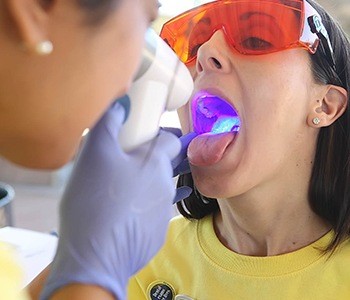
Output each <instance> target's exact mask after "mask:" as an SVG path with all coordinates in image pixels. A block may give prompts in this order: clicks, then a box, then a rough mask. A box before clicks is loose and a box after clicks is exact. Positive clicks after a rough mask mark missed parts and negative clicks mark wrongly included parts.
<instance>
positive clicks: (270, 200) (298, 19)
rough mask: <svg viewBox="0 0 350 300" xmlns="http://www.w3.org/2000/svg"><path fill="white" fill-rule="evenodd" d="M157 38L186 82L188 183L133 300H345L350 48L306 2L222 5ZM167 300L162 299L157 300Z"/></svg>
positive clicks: (349, 269) (349, 278)
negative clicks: (189, 78) (190, 83)
mask: <svg viewBox="0 0 350 300" xmlns="http://www.w3.org/2000/svg"><path fill="white" fill-rule="evenodd" d="M161 36H162V38H163V39H164V40H165V41H166V42H167V43H168V44H169V45H170V47H171V48H172V49H173V50H174V51H175V52H176V53H177V55H178V56H179V57H180V58H181V60H182V61H183V62H185V63H186V64H187V65H188V67H189V68H190V70H191V73H192V75H193V78H194V82H195V91H194V94H193V97H192V99H191V101H190V103H189V104H188V105H187V106H186V107H183V108H182V109H181V110H180V111H179V116H180V120H181V125H182V130H183V133H188V132H191V131H195V132H196V133H197V134H198V136H197V137H196V138H195V139H193V141H192V142H191V143H190V145H189V148H188V160H189V163H190V167H191V173H190V174H186V175H182V176H180V178H179V181H178V185H179V186H191V187H192V188H193V193H192V194H191V195H190V196H189V197H188V198H187V199H185V200H183V201H182V202H181V203H179V204H178V208H179V211H180V213H181V214H182V215H183V216H179V217H176V218H175V219H174V220H173V221H172V223H171V225H170V229H169V232H168V238H167V242H166V244H165V246H164V247H163V248H162V250H161V251H160V252H159V253H158V255H157V256H156V257H155V258H154V259H153V260H152V261H151V262H150V263H149V265H148V266H147V267H146V268H144V269H143V270H142V271H141V272H140V273H138V274H137V275H136V276H135V277H134V278H132V280H131V282H130V285H129V299H197V300H204V299H205V300H208V299H210V300H211V299H220V300H223V299H230V300H231V299H239V300H242V299H245V300H247V299H259V300H267V299H269V300H271V299H283V300H296V299H318V300H319V299H337V300H338V299H350V241H349V235H350V193H349V183H350V165H349V154H350V151H349V150H350V132H349V130H350V129H349V126H350V123H349V122H350V112H349V109H348V102H349V91H350V43H349V40H348V39H347V37H346V35H345V33H344V32H343V31H342V29H341V28H340V26H339V25H338V24H337V23H336V21H334V19H332V18H331V17H330V16H329V14H328V13H327V12H326V11H325V10H324V9H323V8H322V7H320V6H319V5H318V4H317V3H316V2H314V1H312V0H307V1H303V0H300V1H299V0H285V1H282V0H280V1H279V0H260V1H257V0H225V1H221V0H220V1H214V2H210V3H207V4H204V5H201V6H199V7H196V8H194V9H192V10H190V11H187V12H185V13H183V14H181V15H179V16H177V17H175V18H173V19H172V20H170V21H169V22H167V23H166V24H165V25H164V27H163V29H162V32H161ZM162 297H163V298H162Z"/></svg>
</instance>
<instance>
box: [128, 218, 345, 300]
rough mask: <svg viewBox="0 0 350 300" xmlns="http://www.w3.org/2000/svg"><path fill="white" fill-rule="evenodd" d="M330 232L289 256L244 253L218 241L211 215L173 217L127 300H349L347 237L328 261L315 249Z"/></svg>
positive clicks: (131, 283) (327, 239) (135, 278)
mask: <svg viewBox="0 0 350 300" xmlns="http://www.w3.org/2000/svg"><path fill="white" fill-rule="evenodd" d="M332 235H333V233H332V232H330V233H328V234H326V235H325V236H323V237H322V238H321V239H319V240H318V241H316V242H315V243H313V244H311V245H309V246H307V247H305V248H302V249H299V250H297V251H294V252H292V253H288V254H283V255H277V256H269V257H254V256H245V255H240V254H237V253H235V252H233V251H231V250H229V249H227V248H226V247H225V246H224V245H222V244H221V242H220V241H219V240H218V238H217V236H216V234H215V232H214V228H213V221H212V217H206V218H204V219H202V220H200V221H188V220H186V219H184V218H183V217H176V218H175V219H173V220H172V222H171V224H170V228H169V232H168V236H167V241H166V243H165V245H164V247H163V248H162V249H161V251H160V252H159V253H158V254H157V255H156V256H155V257H154V258H153V259H152V261H151V262H150V263H149V264H148V265H147V266H146V267H145V268H144V269H143V270H141V271H140V272H139V273H138V274H137V275H136V276H135V277H133V278H131V280H130V282H129V289H128V299H130V300H142V299H152V300H153V299H162V300H169V299H175V296H176V295H186V296H187V298H186V297H182V298H181V297H179V296H178V298H177V299H196V300H235V299H237V300H277V299H278V300H305V299H310V300H326V299H327V300H343V299H344V300H349V299H350V241H349V240H347V241H345V242H344V243H343V244H342V245H341V246H340V247H339V248H338V249H337V251H336V252H335V253H334V254H333V256H331V257H330V258H329V257H328V260H327V256H325V255H322V254H321V252H320V251H319V250H318V249H320V248H323V247H325V246H326V245H327V244H328V243H329V242H330V240H331V238H332Z"/></svg>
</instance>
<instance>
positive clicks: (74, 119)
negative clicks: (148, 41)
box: [0, 0, 158, 168]
mask: <svg viewBox="0 0 350 300" xmlns="http://www.w3.org/2000/svg"><path fill="white" fill-rule="evenodd" d="M119 2H120V3H119V4H117V5H116V8H115V9H111V10H110V12H109V14H108V15H107V16H106V18H105V19H104V20H102V22H99V23H96V24H94V25H92V24H87V22H86V21H87V20H88V17H89V15H88V14H89V13H91V14H93V13H94V12H93V11H92V10H91V12H88V11H87V10H84V9H82V8H81V7H79V6H78V5H77V4H76V3H75V1H53V2H52V5H51V6H50V7H49V8H47V9H46V10H43V14H42V15H44V17H43V18H45V22H42V23H40V24H39V25H38V26H37V27H38V28H37V29H38V32H39V33H42V32H43V31H45V34H46V35H47V37H48V38H49V39H50V40H51V41H52V43H53V45H54V51H53V53H52V54H50V55H49V56H47V57H41V56H37V55H33V54H31V53H28V52H27V51H23V49H22V48H21V36H20V35H19V34H18V28H19V27H20V26H18V23H19V22H18V20H17V19H16V20H14V19H13V18H12V15H11V14H10V13H7V9H6V7H4V5H5V4H3V3H2V4H1V6H2V7H1V13H0V22H1V26H0V27H1V29H0V30H1V32H0V39H1V41H2V45H3V47H1V50H0V52H1V53H0V56H1V57H0V65H1V66H2V67H1V70H0V77H1V78H0V85H1V86H0V88H1V91H2V92H1V95H0V105H1V110H0V114H1V116H0V120H1V121H0V154H1V155H3V156H5V157H7V158H8V159H10V160H12V161H14V162H16V163H19V164H21V165H24V166H29V167H36V168H55V167H59V166H61V165H62V164H64V163H66V162H67V161H68V160H69V159H70V158H71V157H72V155H73V153H74V152H75V150H76V147H77V145H78V144H79V141H80V137H81V134H82V132H83V130H84V129H85V128H87V127H91V126H93V125H94V124H95V122H96V121H97V120H98V119H99V118H100V117H101V115H102V114H103V112H104V111H105V110H106V109H107V108H108V106H109V105H110V104H111V102H112V101H113V100H114V99H116V98H117V97H119V96H122V95H123V94H124V93H125V91H126V90H127V89H128V87H129V86H130V84H131V81H132V77H133V75H134V73H135V72H136V70H137V67H138V64H139V61H140V55H141V51H142V47H143V43H144V33H145V31H146V28H147V27H148V26H149V24H150V22H151V21H152V20H153V19H154V18H155V17H156V16H157V10H158V6H157V1H155V0H120V1H119ZM42 24H44V25H43V26H42ZM24 26H25V25H24ZM40 26H42V27H40ZM34 28H36V27H35V26H34Z"/></svg>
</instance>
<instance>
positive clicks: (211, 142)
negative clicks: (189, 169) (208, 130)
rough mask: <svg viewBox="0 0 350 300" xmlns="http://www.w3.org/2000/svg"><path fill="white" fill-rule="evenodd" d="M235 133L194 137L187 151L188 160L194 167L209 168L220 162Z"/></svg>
mask: <svg viewBox="0 0 350 300" xmlns="http://www.w3.org/2000/svg"><path fill="white" fill-rule="evenodd" d="M236 134H237V133H233V132H227V133H221V134H202V135H199V136H197V137H195V138H194V139H193V140H192V141H191V143H190V145H189V147H188V150H187V156H188V160H189V162H190V163H191V164H192V165H195V166H209V165H212V164H215V163H217V162H218V161H220V160H221V159H222V157H223V155H224V153H225V150H226V148H227V147H228V146H229V145H230V143H231V142H232V141H233V139H234V137H235V136H236Z"/></svg>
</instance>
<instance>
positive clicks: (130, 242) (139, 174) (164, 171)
mask: <svg viewBox="0 0 350 300" xmlns="http://www.w3.org/2000/svg"><path fill="white" fill-rule="evenodd" d="M123 121H124V109H123V107H122V106H121V105H120V104H118V103H116V104H114V105H113V106H112V107H111V108H110V109H109V110H108V111H107V113H106V114H105V115H104V116H103V118H102V119H101V120H100V121H99V122H98V124H97V125H96V126H95V127H94V128H93V129H92V130H91V131H90V133H89V136H88V138H87V141H86V143H85V145H84V146H83V149H82V152H81V153H80V155H79V157H78V159H77V163H76V165H75V167H74V169H73V173H72V175H71V178H70V180H69V183H68V185H67V188H66V190H65V193H64V195H63V199H62V201H61V206H60V232H59V235H60V239H59V243H58V249H57V254H56V256H55V259H54V262H53V265H52V271H51V274H50V276H49V279H48V282H47V285H46V287H45V289H44V292H43V294H42V297H41V299H48V297H49V295H50V294H51V293H52V292H53V291H54V290H56V289H57V288H59V287H61V286H63V285H65V284H68V283H84V284H92V285H99V286H102V287H104V288H105V289H107V290H109V291H111V292H112V293H113V294H114V296H116V297H117V298H118V299H124V298H125V290H126V285H127V282H128V279H129V277H130V276H132V275H133V274H135V273H136V272H137V271H138V270H139V269H140V268H142V267H143V266H144V265H145V264H146V263H147V262H148V261H149V260H150V259H151V258H152V257H153V256H154V255H155V254H156V252H157V251H158V250H159V248H160V247H161V246H162V244H163V243H164V239H165V235H166V231H167V225H168V221H169V220H170V218H171V217H172V214H173V210H172V204H173V199H174V196H175V188H174V183H173V179H172V175H173V167H172V164H171V160H173V159H174V158H175V157H176V156H177V155H178V153H179V151H180V142H179V139H178V138H177V137H176V136H174V135H173V134H171V133H169V132H164V131H161V132H160V134H159V136H157V137H156V138H155V140H153V141H151V142H149V143H146V144H144V145H142V146H141V147H139V148H138V149H136V150H134V151H132V152H130V153H125V152H123V150H122V149H121V148H120V145H119V143H118V132H119V129H120V127H121V125H122V123H123ZM175 167H176V165H175Z"/></svg>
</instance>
